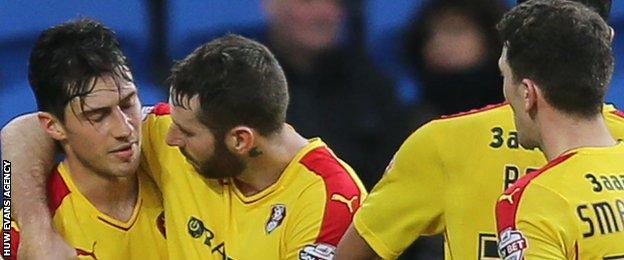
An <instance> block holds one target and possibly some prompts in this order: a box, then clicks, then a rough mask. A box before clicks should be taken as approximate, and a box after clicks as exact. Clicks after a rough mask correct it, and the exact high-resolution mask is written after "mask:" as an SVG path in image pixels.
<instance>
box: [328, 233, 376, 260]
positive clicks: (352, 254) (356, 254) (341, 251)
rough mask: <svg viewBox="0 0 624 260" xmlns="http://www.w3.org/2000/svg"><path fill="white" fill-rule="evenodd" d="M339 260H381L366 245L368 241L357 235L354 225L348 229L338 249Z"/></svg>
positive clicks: (337, 257) (337, 256)
mask: <svg viewBox="0 0 624 260" xmlns="http://www.w3.org/2000/svg"><path fill="white" fill-rule="evenodd" d="M335 259H339V260H342V259H344V260H346V259H370V260H372V259H380V258H379V256H378V255H377V253H375V251H374V250H373V249H372V248H371V247H370V246H369V245H368V244H367V243H366V241H365V240H364V239H363V238H362V237H361V236H360V235H359V234H358V233H357V230H356V229H355V227H354V226H353V225H351V226H350V227H349V229H347V232H346V233H345V235H344V236H343V237H342V239H341V240H340V243H339V244H338V248H337V249H336V258H335Z"/></svg>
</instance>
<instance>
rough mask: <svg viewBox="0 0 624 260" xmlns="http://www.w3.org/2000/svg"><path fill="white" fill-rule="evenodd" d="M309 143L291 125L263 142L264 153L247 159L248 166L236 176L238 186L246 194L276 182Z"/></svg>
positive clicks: (249, 194) (263, 188)
mask: <svg viewBox="0 0 624 260" xmlns="http://www.w3.org/2000/svg"><path fill="white" fill-rule="evenodd" d="M307 144H308V140H307V139H305V138H304V137H302V136H301V135H299V133H297V132H296V131H295V130H294V129H292V128H291V127H290V126H287V125H285V126H283V127H282V130H281V131H280V132H278V133H277V134H274V135H272V136H270V137H267V139H266V140H265V141H264V142H263V143H262V144H261V148H260V149H261V150H262V155H260V156H258V157H256V158H249V159H247V168H246V169H245V170H244V171H243V172H242V173H241V174H240V175H239V176H237V177H236V178H234V183H235V184H236V187H237V188H238V189H239V190H240V191H241V192H242V193H243V194H244V195H245V196H251V195H254V194H257V193H259V192H261V191H263V190H265V189H266V188H268V187H269V186H271V185H273V184H274V183H276V182H277V181H278V180H279V178H280V177H281V176H282V174H283V172H284V169H286V167H287V166H288V164H290V162H291V161H292V160H293V159H294V157H295V156H296V155H297V153H298V152H299V151H300V150H301V149H303V148H304V147H305V146H306V145H307Z"/></svg>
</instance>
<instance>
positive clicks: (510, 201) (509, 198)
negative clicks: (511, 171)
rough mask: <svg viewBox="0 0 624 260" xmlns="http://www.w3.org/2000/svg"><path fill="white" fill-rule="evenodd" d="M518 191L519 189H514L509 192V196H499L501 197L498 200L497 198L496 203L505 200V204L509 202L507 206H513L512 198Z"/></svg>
mask: <svg viewBox="0 0 624 260" xmlns="http://www.w3.org/2000/svg"><path fill="white" fill-rule="evenodd" d="M518 191H520V188H516V189H514V190H513V191H512V192H511V194H503V195H501V196H500V198H498V201H503V200H506V201H507V202H509V204H512V205H513V204H514V201H513V196H514V195H515V194H516V193H517V192H518Z"/></svg>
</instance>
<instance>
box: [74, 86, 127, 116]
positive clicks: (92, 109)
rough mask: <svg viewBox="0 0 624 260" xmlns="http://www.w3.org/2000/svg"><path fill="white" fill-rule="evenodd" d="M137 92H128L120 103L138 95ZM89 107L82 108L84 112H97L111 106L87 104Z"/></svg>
mask: <svg viewBox="0 0 624 260" xmlns="http://www.w3.org/2000/svg"><path fill="white" fill-rule="evenodd" d="M136 94H137V92H136V90H133V91H131V92H130V93H128V94H127V95H126V96H124V97H122V98H120V103H123V102H126V101H128V100H130V99H131V98H133V97H134V96H136ZM86 107H87V108H85V109H83V110H82V113H83V114H95V113H98V112H105V111H106V110H107V109H109V107H95V108H93V107H89V106H86Z"/></svg>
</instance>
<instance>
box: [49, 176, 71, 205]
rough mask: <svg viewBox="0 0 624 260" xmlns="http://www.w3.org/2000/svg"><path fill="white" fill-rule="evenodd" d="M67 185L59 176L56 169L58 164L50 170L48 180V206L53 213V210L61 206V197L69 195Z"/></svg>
mask: <svg viewBox="0 0 624 260" xmlns="http://www.w3.org/2000/svg"><path fill="white" fill-rule="evenodd" d="M69 193H70V191H69V187H67V184H66V183H65V180H63V177H61V173H60V172H59V171H58V166H57V167H56V168H54V170H53V171H52V176H50V180H49V181H48V198H49V201H48V207H49V208H50V212H52V215H54V212H55V211H56V210H57V209H58V207H60V206H61V202H63V199H64V198H65V197H67V195H69Z"/></svg>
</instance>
